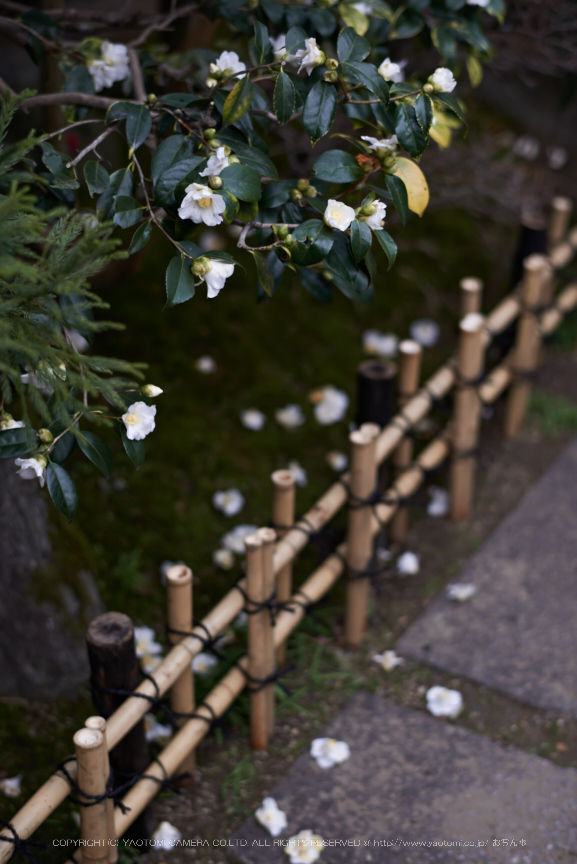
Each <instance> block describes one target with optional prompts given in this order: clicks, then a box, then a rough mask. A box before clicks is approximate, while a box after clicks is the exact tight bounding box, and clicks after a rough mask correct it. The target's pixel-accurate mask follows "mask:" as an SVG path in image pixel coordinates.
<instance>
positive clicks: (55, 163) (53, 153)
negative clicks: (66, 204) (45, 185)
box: [40, 141, 80, 189]
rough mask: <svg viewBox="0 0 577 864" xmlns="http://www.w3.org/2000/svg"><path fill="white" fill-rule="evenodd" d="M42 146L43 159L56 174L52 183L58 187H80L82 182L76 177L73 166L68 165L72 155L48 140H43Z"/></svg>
mask: <svg viewBox="0 0 577 864" xmlns="http://www.w3.org/2000/svg"><path fill="white" fill-rule="evenodd" d="M40 146H41V148H42V161H43V162H44V164H45V165H46V167H47V168H48V170H49V171H50V172H51V173H52V174H53V175H54V177H53V179H54V183H53V184H51V185H54V186H56V188H57V189H78V187H79V185H80V184H79V182H78V180H76V178H75V177H74V172H73V171H72V168H67V167H66V165H67V163H68V162H69V161H70V157H69V156H65V155H64V153H60V151H59V150H56V149H55V148H54V147H53V146H52V144H49V143H48V142H47V141H42V143H41V144H40Z"/></svg>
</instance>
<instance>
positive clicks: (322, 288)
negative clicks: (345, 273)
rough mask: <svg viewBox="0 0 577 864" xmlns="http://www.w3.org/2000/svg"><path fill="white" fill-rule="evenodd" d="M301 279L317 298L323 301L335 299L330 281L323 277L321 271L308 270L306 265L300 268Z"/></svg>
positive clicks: (327, 301)
mask: <svg viewBox="0 0 577 864" xmlns="http://www.w3.org/2000/svg"><path fill="white" fill-rule="evenodd" d="M297 272H298V274H299V276H300V280H301V282H302V283H303V285H304V287H305V288H306V290H307V291H308V292H309V294H312V295H313V297H314V298H315V299H316V300H320V302H321V303H330V302H331V300H332V299H333V291H332V288H331V286H330V285H329V283H328V282H327V281H326V280H325V279H323V277H322V276H321V275H320V273H317V272H316V271H315V270H308V269H307V268H306V267H303V268H302V269H301V268H299V269H298V271H297Z"/></svg>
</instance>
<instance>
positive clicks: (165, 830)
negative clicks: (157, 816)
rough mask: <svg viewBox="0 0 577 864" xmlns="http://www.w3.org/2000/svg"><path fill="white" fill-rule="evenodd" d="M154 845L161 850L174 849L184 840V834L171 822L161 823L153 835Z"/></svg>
mask: <svg viewBox="0 0 577 864" xmlns="http://www.w3.org/2000/svg"><path fill="white" fill-rule="evenodd" d="M152 839H153V840H154V845H155V846H156V847H160V848H161V849H172V848H173V847H174V846H176V844H177V843H178V842H179V841H180V840H182V834H181V833H180V831H179V830H178V828H176V827H175V826H174V825H171V824H170V822H161V823H160V825H159V826H158V828H157V829H156V831H155V832H154V834H153V835H152Z"/></svg>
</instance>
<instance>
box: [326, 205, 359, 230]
mask: <svg viewBox="0 0 577 864" xmlns="http://www.w3.org/2000/svg"><path fill="white" fill-rule="evenodd" d="M355 216H356V214H355V211H354V210H353V208H352V207H349V205H348V204H344V203H343V202H342V201H335V199H334V198H329V200H328V202H327V207H326V210H325V215H324V220H325V225H328V226H329V228H338V230H339V231H346V230H347V229H348V228H350V226H351V223H352V222H353V221H354V219H355Z"/></svg>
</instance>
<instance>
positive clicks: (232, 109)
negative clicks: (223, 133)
mask: <svg viewBox="0 0 577 864" xmlns="http://www.w3.org/2000/svg"><path fill="white" fill-rule="evenodd" d="M251 103H252V83H251V80H250V76H249V75H245V76H244V78H241V79H240V81H239V82H238V83H237V84H235V85H234V87H233V88H232V90H231V91H230V93H229V94H228V96H227V97H226V99H225V102H224V107H223V109H222V122H223V124H224V125H225V126H228V124H229V123H236V122H237V121H238V120H240V118H241V117H243V116H244V115H245V114H246V112H247V111H248V109H249V108H250V106H251Z"/></svg>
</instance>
